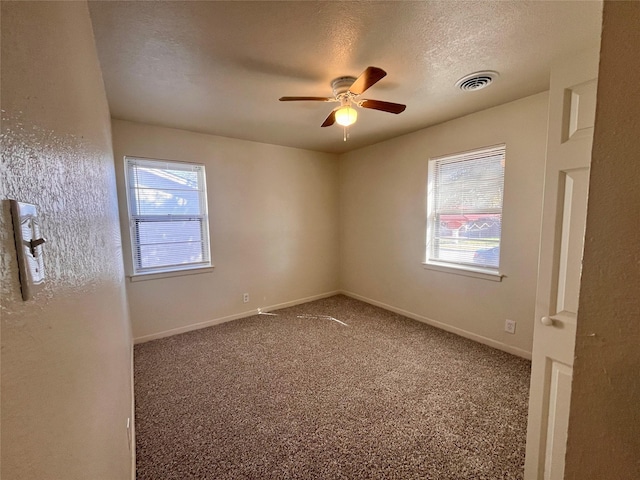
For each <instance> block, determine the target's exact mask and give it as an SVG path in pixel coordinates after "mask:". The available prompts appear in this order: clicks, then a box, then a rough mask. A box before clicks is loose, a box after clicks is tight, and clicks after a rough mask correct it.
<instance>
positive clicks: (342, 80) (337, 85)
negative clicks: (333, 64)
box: [331, 77, 356, 97]
mask: <svg viewBox="0 0 640 480" xmlns="http://www.w3.org/2000/svg"><path fill="white" fill-rule="evenodd" d="M355 81H356V77H338V78H336V79H334V80H332V81H331V88H332V89H333V94H334V95H335V96H336V97H338V96H339V95H343V94H345V93H347V91H348V90H349V87H351V85H353V82H355Z"/></svg>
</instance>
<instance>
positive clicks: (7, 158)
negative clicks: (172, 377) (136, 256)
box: [0, 2, 132, 480]
mask: <svg viewBox="0 0 640 480" xmlns="http://www.w3.org/2000/svg"><path fill="white" fill-rule="evenodd" d="M1 98H2V142H3V150H2V162H1V163H0V175H1V179H2V181H1V187H2V191H1V193H0V199H1V200H2V202H1V207H2V208H1V209H0V232H1V233H0V235H1V237H0V242H1V243H0V245H1V247H2V254H1V256H0V280H1V293H2V302H1V309H0V311H1V315H2V317H1V329H2V385H1V387H2V422H1V425H2V471H1V476H2V478H6V479H11V480H18V479H30V480H31V479H65V480H71V479H95V480H98V479H105V480H116V479H125V478H131V455H130V452H129V448H128V442H127V432H126V421H127V417H129V416H131V403H132V399H131V371H130V365H131V363H130V362H131V340H130V327H129V322H128V313H127V307H126V299H125V291H124V285H123V270H122V254H121V248H120V235H119V228H118V219H117V203H116V193H115V179H114V167H113V157H112V152H111V141H110V140H111V139H110V121H109V112H108V108H107V104H106V98H105V93H104V88H103V84H102V78H101V74H100V69H99V65H98V60H97V56H96V52H95V47H94V43H93V34H92V30H91V24H90V20H89V16H88V9H87V5H86V4H85V3H84V2H2V97H1ZM7 198H13V199H17V200H20V201H24V202H29V203H33V204H35V205H36V206H37V208H38V210H39V213H40V220H41V229H42V233H43V235H44V236H45V237H46V238H47V243H46V245H45V246H44V262H45V271H46V285H45V288H44V290H43V291H41V292H40V293H38V294H37V296H36V297H35V298H34V299H32V300H30V301H27V302H23V301H22V298H21V294H20V286H19V284H18V271H17V262H16V252H15V247H14V243H13V231H12V223H11V217H10V213H9V206H8V201H6V200H5V199H7Z"/></svg>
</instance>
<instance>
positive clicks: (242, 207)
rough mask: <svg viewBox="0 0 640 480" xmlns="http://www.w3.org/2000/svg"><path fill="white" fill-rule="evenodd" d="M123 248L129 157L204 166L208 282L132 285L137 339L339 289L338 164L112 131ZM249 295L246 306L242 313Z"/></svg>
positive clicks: (127, 125) (236, 144)
mask: <svg viewBox="0 0 640 480" xmlns="http://www.w3.org/2000/svg"><path fill="white" fill-rule="evenodd" d="M113 145H114V154H115V158H116V175H117V176H118V189H119V199H120V211H121V225H122V234H123V238H124V239H125V250H124V251H125V265H127V264H129V265H130V245H129V232H128V222H127V213H126V212H127V208H126V197H125V195H126V194H125V191H124V181H123V175H124V167H123V157H124V156H125V155H132V156H141V157H148V158H159V159H166V160H182V161H190V162H199V163H203V164H205V165H206V170H207V189H208V201H209V222H210V230H211V232H210V233H211V256H212V260H213V264H214V265H215V268H214V269H213V271H212V272H210V273H203V274H197V275H186V276H179V277H170V278H160V279H153V280H146V281H141V282H127V293H128V298H129V304H130V308H131V319H132V325H133V335H134V337H135V338H136V339H148V338H152V337H156V336H161V335H164V334H166V333H176V332H179V331H184V330H188V329H190V328H192V327H193V326H194V325H197V324H202V323H203V322H204V323H216V322H218V321H220V320H224V319H229V318H234V317H237V316H242V315H246V314H248V313H254V312H255V311H256V309H257V308H269V307H272V306H275V305H281V304H283V303H284V304H286V303H289V302H296V301H300V300H303V299H306V298H309V297H315V296H321V295H324V294H327V293H331V292H334V291H335V290H337V288H338V190H337V175H338V164H337V159H336V157H335V155H330V154H323V153H317V152H310V151H306V150H299V149H295V148H288V147H280V146H275V145H267V144H262V143H256V142H248V141H244V140H236V139H230V138H225V137H216V136H212V135H205V134H198V133H192V132H187V131H184V130H175V129H168V128H161V127H154V126H149V125H143V124H136V123H131V122H124V121H119V120H114V121H113ZM244 292H247V293H249V296H250V302H249V303H247V304H244V303H242V294H243V293H244Z"/></svg>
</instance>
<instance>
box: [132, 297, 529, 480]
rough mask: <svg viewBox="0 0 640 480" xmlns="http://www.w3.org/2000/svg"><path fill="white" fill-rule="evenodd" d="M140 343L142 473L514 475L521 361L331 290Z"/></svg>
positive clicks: (522, 428)
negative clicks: (315, 297)
mask: <svg viewBox="0 0 640 480" xmlns="http://www.w3.org/2000/svg"><path fill="white" fill-rule="evenodd" d="M272 313H274V314H275V315H257V316H254V317H250V318H245V319H242V320H236V321H233V322H229V323H225V324H222V325H218V326H214V327H210V328H206V329H202V330H198V331H194V332H189V333H185V334H182V335H177V336H174V337H169V338H165V339H161V340H155V341H152V342H148V343H144V344H140V345H136V347H135V394H136V455H137V478H138V480H168V479H181V480H183V479H211V480H214V479H215V480H221V479H367V478H371V479H403V480H404V479H438V480H453V479H455V480H463V479H474V480H481V479H491V480H495V479H521V478H522V476H523V465H524V451H525V433H526V416H527V400H528V388H529V371H530V363H529V362H528V361H526V360H523V359H520V358H517V357H514V356H511V355H509V354H507V353H504V352H501V351H498V350H494V349H492V348H489V347H486V346H484V345H480V344H477V343H474V342H471V341H469V340H466V339H463V338H460V337H458V336H455V335H453V334H449V333H446V332H443V331H441V330H438V329H435V328H432V327H429V326H427V325H424V324H422V323H419V322H417V321H414V320H411V319H408V318H405V317H402V316H400V315H397V314H395V313H391V312H388V311H386V310H382V309H380V308H376V307H373V306H371V305H368V304H366V303H362V302H359V301H357V300H354V299H351V298H348V297H345V296H341V295H338V296H335V297H331V298H327V299H323V300H318V301H315V302H311V303H307V304H304V305H298V306H295V307H291V308H287V309H283V310H278V311H276V312H272Z"/></svg>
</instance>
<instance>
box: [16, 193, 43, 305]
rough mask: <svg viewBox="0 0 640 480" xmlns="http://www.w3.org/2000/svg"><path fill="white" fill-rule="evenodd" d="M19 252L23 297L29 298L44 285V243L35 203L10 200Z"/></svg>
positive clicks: (17, 250)
mask: <svg viewBox="0 0 640 480" xmlns="http://www.w3.org/2000/svg"><path fill="white" fill-rule="evenodd" d="M9 202H10V204H11V217H12V219H13V234H14V238H15V242H16V252H17V254H18V271H19V275H20V288H21V290H22V299H23V300H29V299H30V298H32V297H33V295H34V294H35V293H36V292H37V291H38V290H40V289H41V288H42V286H43V285H44V259H43V258H42V257H43V245H44V243H45V242H46V240H45V239H44V238H42V235H41V234H40V225H39V224H38V212H37V211H36V207H35V205H31V204H29V203H22V202H17V201H16V200H9Z"/></svg>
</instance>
